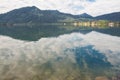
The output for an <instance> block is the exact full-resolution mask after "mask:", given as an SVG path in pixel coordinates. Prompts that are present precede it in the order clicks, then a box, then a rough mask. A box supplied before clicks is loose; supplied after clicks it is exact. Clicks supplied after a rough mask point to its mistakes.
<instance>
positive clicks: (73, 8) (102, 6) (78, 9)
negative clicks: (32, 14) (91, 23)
mask: <svg viewBox="0 0 120 80" xmlns="http://www.w3.org/2000/svg"><path fill="white" fill-rule="evenodd" d="M91 1H92V2H91ZM0 3H1V4H0V13H4V12H7V11H10V10H12V9H15V8H20V7H23V6H33V5H35V6H37V7H39V8H40V9H51V10H53V9H54V10H59V11H61V12H65V13H72V14H81V13H84V12H86V13H88V14H91V15H93V16H96V15H101V14H105V13H111V12H118V11H120V7H119V4H120V0H117V1H115V0H96V1H94V0H0Z"/></svg>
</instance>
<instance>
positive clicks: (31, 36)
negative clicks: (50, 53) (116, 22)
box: [0, 25, 120, 41]
mask: <svg viewBox="0 0 120 80" xmlns="http://www.w3.org/2000/svg"><path fill="white" fill-rule="evenodd" d="M91 31H97V32H101V33H105V34H110V35H113V36H120V28H119V27H115V28H102V29H99V28H91V27H76V26H55V25H50V26H42V25H39V26H0V35H6V36H10V37H13V38H15V39H21V40H28V41H37V40H39V39H40V38H42V37H56V36H59V35H62V34H69V33H72V32H80V33H83V34H86V33H88V32H91Z"/></svg>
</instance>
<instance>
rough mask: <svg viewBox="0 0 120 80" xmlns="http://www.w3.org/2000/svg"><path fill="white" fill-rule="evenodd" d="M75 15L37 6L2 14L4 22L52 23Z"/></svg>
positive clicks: (1, 19)
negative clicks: (41, 8)
mask: <svg viewBox="0 0 120 80" xmlns="http://www.w3.org/2000/svg"><path fill="white" fill-rule="evenodd" d="M66 18H71V19H73V17H72V16H71V15H70V14H65V13H61V12H59V11H57V10H40V9H38V8H37V7H35V6H32V7H23V8H20V9H15V10H13V11H10V12H8V13H5V14H1V15H0V22H2V23H32V22H33V23H40V22H41V23H43V22H45V23H51V22H58V21H60V20H64V19H66Z"/></svg>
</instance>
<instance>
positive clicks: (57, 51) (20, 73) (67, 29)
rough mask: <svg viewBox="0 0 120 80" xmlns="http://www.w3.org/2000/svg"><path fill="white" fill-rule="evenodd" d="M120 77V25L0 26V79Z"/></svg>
mask: <svg viewBox="0 0 120 80" xmlns="http://www.w3.org/2000/svg"><path fill="white" fill-rule="evenodd" d="M119 79H120V28H118V27H116V28H101V29H100V28H90V27H77V26H76V27H75V26H74V27H73V26H54V25H51V26H1V27H0V80H119Z"/></svg>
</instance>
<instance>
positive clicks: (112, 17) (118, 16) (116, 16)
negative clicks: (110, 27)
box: [94, 12, 120, 21]
mask: <svg viewBox="0 0 120 80" xmlns="http://www.w3.org/2000/svg"><path fill="white" fill-rule="evenodd" d="M94 19H97V20H109V21H120V12H115V13H110V14H105V15H101V16H97V17H95V18H94Z"/></svg>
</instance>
